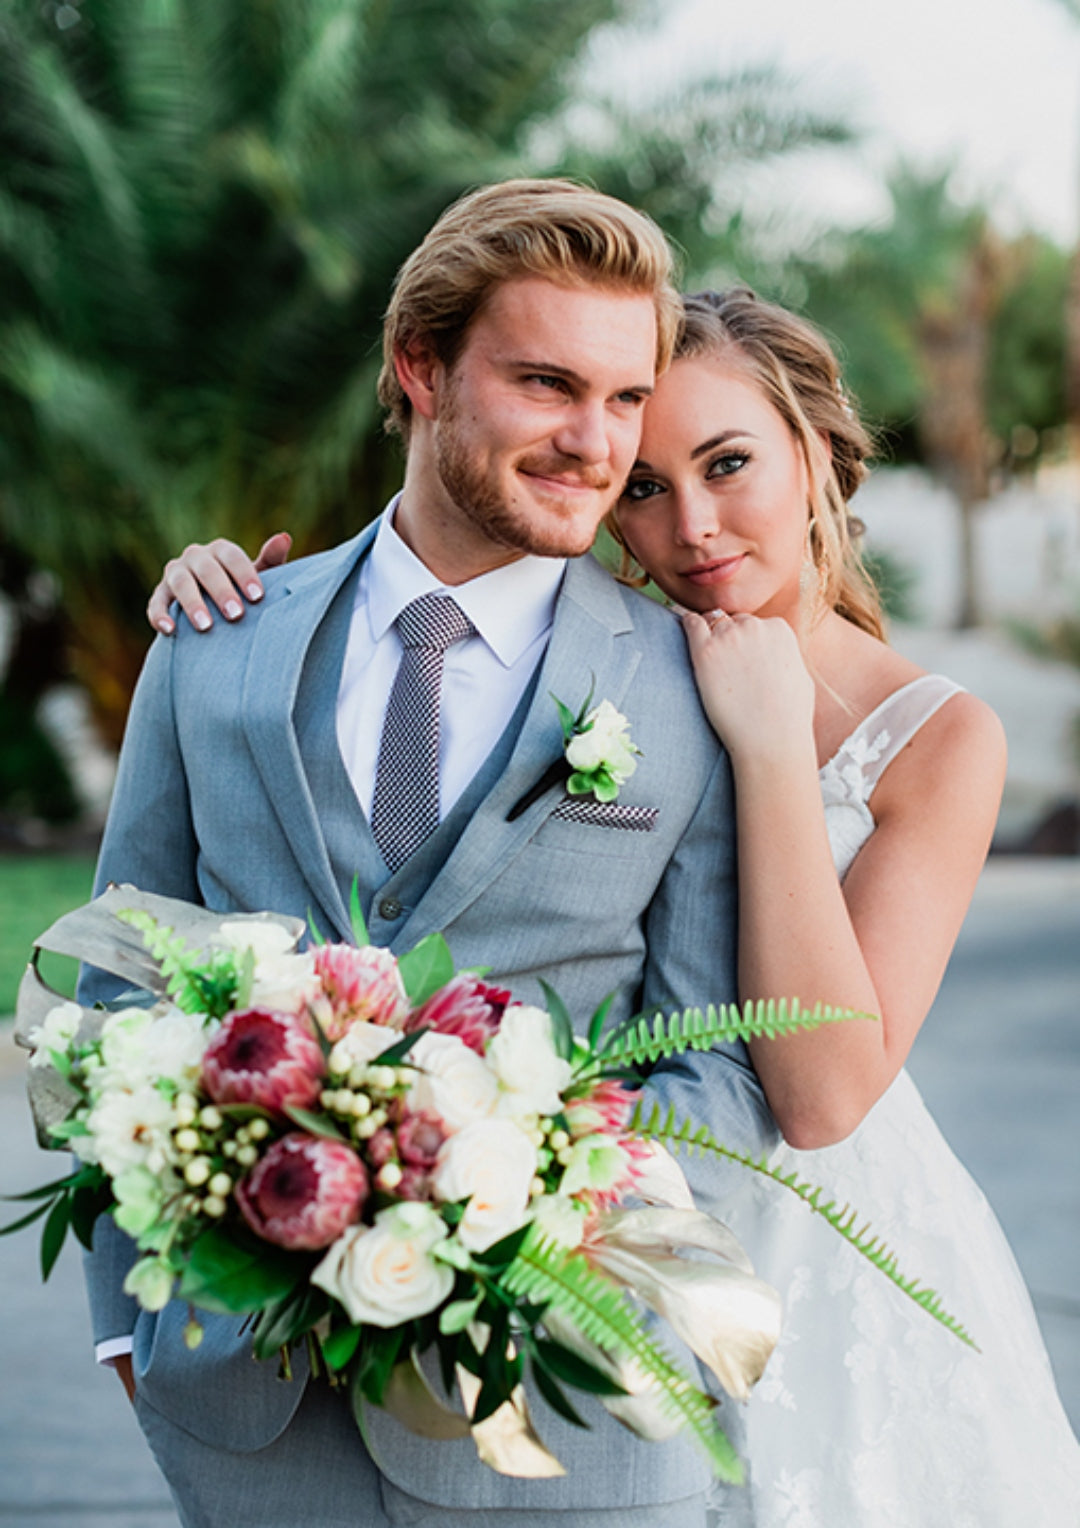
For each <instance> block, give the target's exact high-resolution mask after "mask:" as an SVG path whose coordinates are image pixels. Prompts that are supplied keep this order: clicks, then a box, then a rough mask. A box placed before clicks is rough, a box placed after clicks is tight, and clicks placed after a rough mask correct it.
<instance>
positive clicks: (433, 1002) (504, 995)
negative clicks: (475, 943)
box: [405, 971, 511, 1056]
mask: <svg viewBox="0 0 1080 1528" xmlns="http://www.w3.org/2000/svg"><path fill="white" fill-rule="evenodd" d="M510 1001H511V995H510V993H509V992H506V991H505V990H504V989H503V988H501V987H489V986H487V985H486V984H485V983H484V982H482V981H480V980H479V978H477V977H475V976H470V975H469V974H468V972H464V971H463V972H462V973H461V975H460V976H455V977H454V978H453V979H452V980H451V981H448V982H447V984H446V986H445V987H440V988H439V990H438V992H436V993H435V994H434V996H433V997H429V998H428V1000H427V1002H426V1003H424V1004H423V1005H422V1007H420V1008H417V1009H416V1011H415V1012H414V1013H413V1014H412V1015H411V1016H410V1017H409V1019H408V1020H407V1021H406V1024H405V1028H406V1029H407V1030H410V1031H411V1030H414V1029H423V1028H427V1029H434V1030H436V1031H437V1032H438V1033H439V1034H441V1035H457V1037H458V1039H459V1040H462V1041H464V1043H465V1044H466V1045H468V1046H469V1047H470V1048H471V1049H472V1050H474V1051H479V1053H480V1055H481V1056H482V1055H483V1054H484V1048H485V1046H486V1045H487V1042H488V1041H489V1040H490V1039H491V1036H492V1035H493V1034H495V1032H496V1030H497V1029H498V1027H499V1024H500V1022H501V1020H502V1016H503V1010H504V1009H505V1008H506V1005H507V1004H508V1003H509V1002H510Z"/></svg>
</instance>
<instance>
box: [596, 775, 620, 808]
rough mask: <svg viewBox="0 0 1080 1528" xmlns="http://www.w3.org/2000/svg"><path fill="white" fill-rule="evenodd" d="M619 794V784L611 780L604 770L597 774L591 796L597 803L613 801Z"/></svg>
mask: <svg viewBox="0 0 1080 1528" xmlns="http://www.w3.org/2000/svg"><path fill="white" fill-rule="evenodd" d="M618 794H619V782H618V781H617V780H613V779H612V778H611V776H610V775H609V774H608V773H607V771H606V770H600V771H598V772H597V775H596V779H595V781H594V783H593V795H594V796H595V797H596V799H597V801H614V800H615V799H616V797H617V796H618Z"/></svg>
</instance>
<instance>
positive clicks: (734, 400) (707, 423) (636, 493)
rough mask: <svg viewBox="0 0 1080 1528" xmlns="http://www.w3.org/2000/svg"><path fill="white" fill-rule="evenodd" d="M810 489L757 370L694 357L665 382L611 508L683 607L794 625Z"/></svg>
mask: <svg viewBox="0 0 1080 1528" xmlns="http://www.w3.org/2000/svg"><path fill="white" fill-rule="evenodd" d="M808 496H809V474H808V471H807V467H806V461H805V459H804V456H803V453H802V450H801V448H800V446H799V444H798V442H797V441H796V439H795V437H794V436H793V434H792V432H791V430H790V429H789V428H788V426H787V424H786V423H785V422H784V420H783V419H782V418H781V416H780V414H779V413H778V412H777V411H776V409H775V408H774V407H773V405H772V404H771V403H770V402H769V401H768V399H767V398H766V397H765V395H764V393H763V392H762V391H761V389H760V388H759V386H758V385H757V383H756V382H755V381H754V380H753V379H752V378H751V377H750V375H749V373H748V372H746V371H744V370H742V369H741V368H740V367H739V365H738V363H737V361H726V360H722V359H719V358H716V357H695V358H693V359H690V360H684V361H676V362H675V364H674V365H673V366H672V367H671V369H670V371H668V372H667V373H666V374H665V375H664V376H663V377H662V378H661V379H660V381H659V382H658V383H657V387H656V392H655V394H654V395H653V397H652V398H650V400H649V402H648V404H647V405H646V408H645V421H644V429H643V431H642V437H641V451H640V455H639V457H638V459H637V461H636V462H635V464H634V467H633V469H632V471H631V473H630V477H629V479H628V481H627V484H626V487H625V489H624V490H623V493H622V497H621V498H620V499H619V503H618V506H617V508H616V511H615V513H616V517H617V519H618V524H619V529H620V531H621V532H622V535H623V537H624V539H625V541H626V544H627V546H628V547H629V548H630V551H631V552H632V553H633V555H634V556H635V557H636V558H637V560H638V562H640V563H641V565H642V567H643V568H645V569H646V570H647V572H648V573H650V574H651V576H652V578H653V579H654V580H655V582H656V583H657V584H659V586H660V588H661V589H662V590H663V591H664V593H665V594H667V595H668V596H669V597H670V598H671V599H673V600H675V601H676V602H677V603H678V604H680V605H683V606H685V607H686V608H687V609H690V610H698V611H708V610H717V609H722V610H726V611H727V612H728V613H729V614H735V613H736V612H740V611H741V612H743V613H747V614H751V615H762V616H769V615H779V616H783V617H785V618H787V619H788V620H790V621H792V622H794V621H795V619H796V617H797V614H798V608H799V574H800V572H801V569H802V565H803V559H804V557H805V554H806V528H807V523H808V519H809V509H808Z"/></svg>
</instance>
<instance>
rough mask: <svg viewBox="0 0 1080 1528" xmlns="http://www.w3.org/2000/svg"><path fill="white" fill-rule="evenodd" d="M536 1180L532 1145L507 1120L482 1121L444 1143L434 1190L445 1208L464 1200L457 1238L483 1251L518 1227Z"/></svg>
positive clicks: (523, 1134)
mask: <svg viewBox="0 0 1080 1528" xmlns="http://www.w3.org/2000/svg"><path fill="white" fill-rule="evenodd" d="M535 1176H536V1147H535V1146H534V1145H533V1143H532V1141H531V1140H530V1139H529V1137H528V1136H527V1135H525V1133H524V1132H523V1131H522V1130H519V1129H518V1127H517V1125H515V1124H512V1123H511V1122H510V1121H509V1120H502V1119H483V1120H478V1121H477V1122H476V1123H475V1124H472V1125H466V1127H465V1128H464V1130H459V1131H458V1132H457V1134H456V1135H452V1136H450V1138H449V1139H448V1140H446V1141H444V1142H443V1145H442V1147H441V1148H440V1150H439V1155H438V1159H437V1162H436V1167H435V1177H434V1180H433V1182H434V1188H435V1192H436V1194H437V1195H438V1196H439V1198H440V1199H442V1200H444V1201H445V1202H446V1203H448V1204H450V1203H453V1202H455V1201H457V1200H459V1199H468V1201H469V1202H468V1204H467V1206H466V1208H465V1214H464V1215H463V1216H462V1219H461V1221H460V1223H459V1225H458V1230H457V1234H458V1239H459V1240H460V1241H461V1243H462V1244H463V1246H466V1247H468V1249H469V1251H470V1252H483V1251H484V1249H485V1248H486V1247H490V1246H493V1245H494V1243H495V1242H497V1241H500V1240H501V1239H502V1238H503V1237H504V1236H508V1235H509V1234H510V1232H511V1231H516V1230H517V1228H518V1226H520V1225H523V1224H524V1222H525V1218H526V1211H527V1210H528V1206H529V1187H530V1185H531V1183H532V1180H533V1178H534V1177H535Z"/></svg>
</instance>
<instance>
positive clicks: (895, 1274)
mask: <svg viewBox="0 0 1080 1528" xmlns="http://www.w3.org/2000/svg"><path fill="white" fill-rule="evenodd" d="M627 1128H628V1129H629V1130H631V1131H632V1132H633V1133H634V1134H636V1135H641V1136H644V1137H646V1138H647V1139H649V1140H653V1141H659V1142H660V1143H661V1145H663V1146H666V1147H667V1148H668V1150H669V1151H674V1152H678V1151H679V1150H680V1149H684V1150H685V1151H687V1152H688V1153H689V1154H690V1155H693V1154H694V1153H695V1152H698V1153H700V1154H702V1155H704V1154H705V1153H712V1155H714V1156H718V1157H723V1158H724V1159H725V1160H726V1161H728V1162H738V1163H739V1164H740V1165H741V1166H742V1167H746V1168H749V1169H750V1171H751V1172H755V1173H760V1174H761V1175H762V1177H765V1178H771V1179H772V1181H773V1182H774V1183H779V1184H780V1186H781V1188H786V1189H788V1190H789V1191H790V1192H791V1193H793V1194H794V1195H795V1196H796V1197H797V1198H798V1199H801V1200H802V1202H803V1203H804V1204H805V1205H806V1206H807V1208H808V1209H810V1210H812V1211H813V1212H814V1213H815V1214H816V1215H820V1216H821V1217H822V1219H823V1220H826V1221H828V1223H829V1225H830V1226H832V1228H833V1229H834V1230H835V1231H837V1232H839V1234H840V1235H841V1236H842V1237H843V1238H844V1240H845V1241H846V1242H847V1243H848V1245H849V1246H850V1247H853V1248H854V1250H855V1251H856V1252H858V1253H859V1254H860V1255H861V1256H862V1257H865V1258H866V1259H867V1260H868V1261H869V1262H871V1263H873V1265H874V1267H875V1268H877V1269H879V1270H880V1272H882V1273H883V1274H884V1275H885V1277H886V1278H887V1279H889V1280H890V1282H891V1283H893V1284H895V1285H896V1287H897V1289H899V1290H900V1291H901V1292H902V1293H903V1294H905V1295H907V1297H908V1298H909V1299H910V1300H914V1302H915V1304H916V1305H919V1306H921V1307H922V1309H923V1310H924V1311H926V1313H927V1315H929V1316H932V1317H933V1318H934V1320H935V1321H938V1322H940V1324H941V1325H942V1326H943V1327H945V1328H946V1329H947V1330H948V1331H950V1332H952V1334H953V1336H954V1337H958V1338H959V1339H960V1341H961V1342H964V1343H966V1344H967V1345H968V1347H971V1348H975V1349H976V1351H978V1344H977V1343H976V1342H975V1341H974V1339H973V1338H972V1337H971V1335H970V1334H969V1333H968V1332H967V1331H966V1330H965V1328H964V1327H963V1326H962V1325H961V1323H960V1322H959V1321H957V1320H956V1318H955V1317H954V1316H951V1315H949V1313H948V1311H947V1310H946V1309H945V1307H944V1306H943V1305H942V1303H941V1299H940V1297H939V1296H938V1294H937V1293H936V1291H935V1290H933V1289H929V1288H927V1287H926V1286H925V1285H923V1284H920V1283H919V1282H918V1280H917V1279H912V1278H908V1277H907V1276H906V1275H905V1274H902V1273H901V1272H900V1269H899V1266H898V1263H897V1258H896V1254H895V1253H894V1252H892V1251H890V1249H889V1248H888V1247H887V1246H886V1245H885V1244H884V1243H883V1242H882V1240H881V1238H880V1237H878V1236H875V1235H874V1234H873V1232H872V1231H871V1229H870V1226H869V1224H868V1223H866V1222H864V1223H863V1224H862V1225H860V1224H859V1219H860V1216H859V1212H858V1211H857V1210H855V1209H853V1208H852V1207H851V1206H850V1205H848V1204H845V1205H842V1206H838V1205H837V1203H836V1200H835V1199H827V1198H826V1196H825V1190H824V1189H822V1188H815V1187H814V1186H813V1185H812V1184H809V1183H804V1182H802V1181H800V1179H799V1176H798V1174H797V1173H795V1172H789V1173H786V1172H783V1171H782V1170H781V1169H780V1168H779V1167H770V1166H769V1164H768V1162H767V1161H766V1160H765V1158H764V1157H761V1158H759V1159H755V1158H754V1157H751V1156H748V1155H746V1154H744V1153H743V1152H739V1151H733V1150H732V1149H731V1148H730V1147H729V1146H723V1145H721V1143H720V1142H719V1141H718V1140H717V1139H716V1137H715V1136H714V1135H713V1134H712V1132H711V1131H710V1130H709V1129H708V1127H707V1126H705V1125H695V1124H694V1122H693V1120H684V1121H683V1122H682V1124H679V1123H677V1121H676V1117H675V1108H674V1105H672V1106H670V1107H669V1108H668V1110H667V1112H666V1113H665V1112H664V1109H663V1107H662V1105H661V1104H660V1103H659V1102H656V1101H654V1102H653V1103H652V1105H651V1107H648V1106H646V1105H645V1104H644V1102H643V1101H639V1102H638V1103H637V1104H636V1105H635V1107H634V1112H633V1114H632V1115H631V1117H630V1123H629V1125H628V1127H627Z"/></svg>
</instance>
